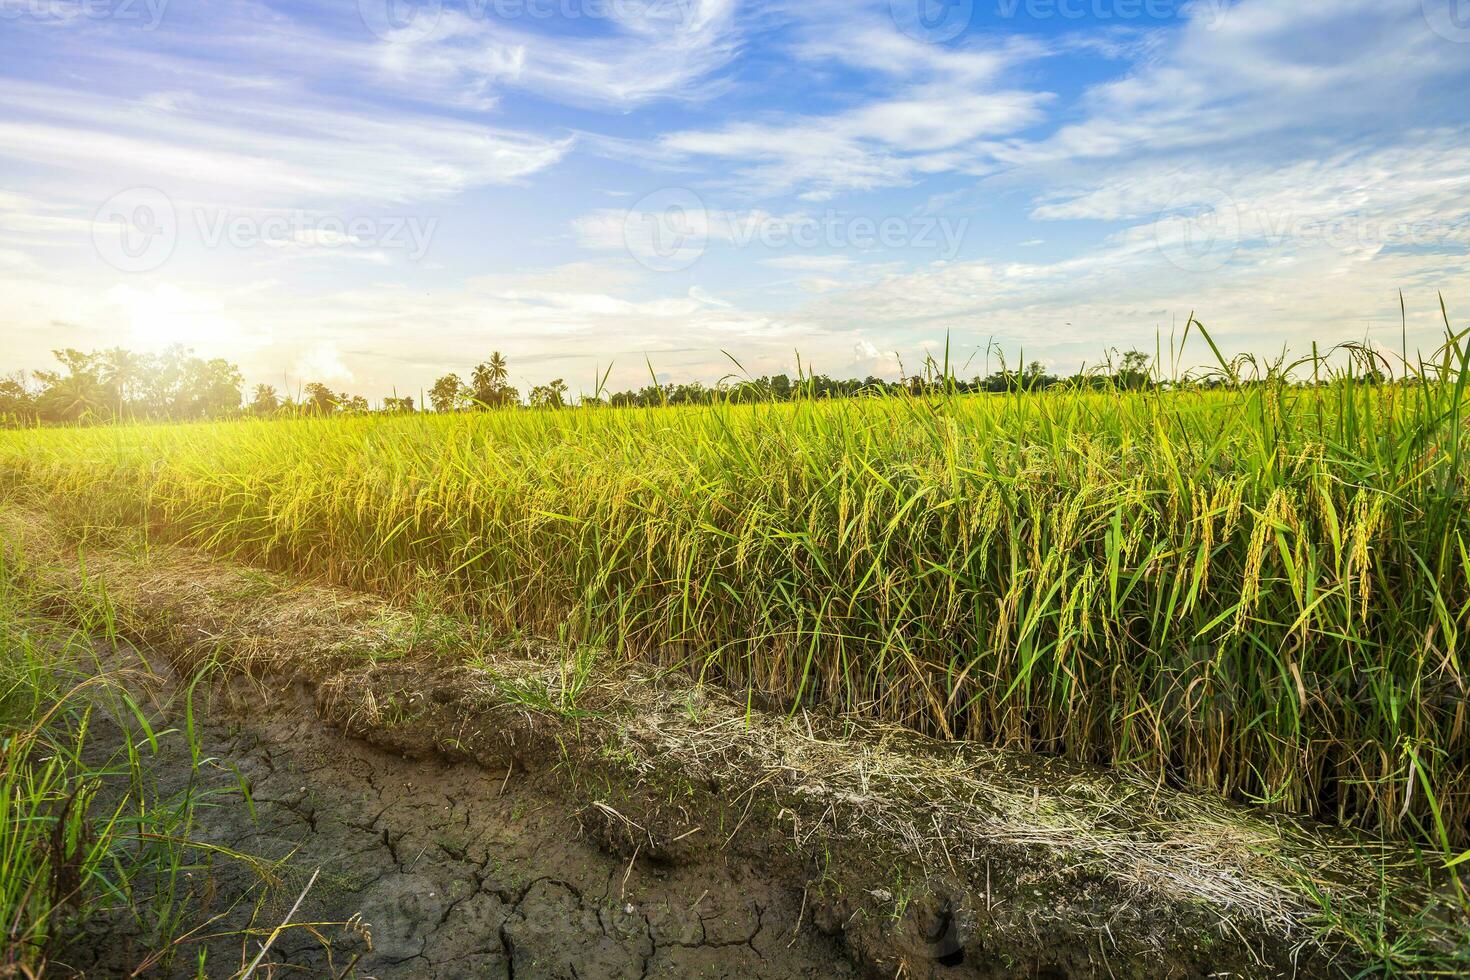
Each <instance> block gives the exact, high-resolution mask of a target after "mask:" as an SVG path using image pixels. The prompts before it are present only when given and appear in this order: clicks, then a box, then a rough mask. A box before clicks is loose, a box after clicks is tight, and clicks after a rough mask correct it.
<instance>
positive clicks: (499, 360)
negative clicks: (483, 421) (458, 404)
mask: <svg viewBox="0 0 1470 980" xmlns="http://www.w3.org/2000/svg"><path fill="white" fill-rule="evenodd" d="M508 376H509V369H508V367H507V363H506V360H505V355H504V354H502V353H500V351H492V352H491V354H490V360H488V361H484V362H482V363H480V364H477V365H475V369H474V371H473V372H471V373H470V398H471V399H472V400H473V401H474V403H475V404H477V405H479V406H481V407H484V408H499V407H502V406H504V405H508V404H510V403H511V402H513V401H515V395H516V392H515V389H514V388H511V387H509V386H507V385H506V383H505V381H506V378H507V377H508Z"/></svg>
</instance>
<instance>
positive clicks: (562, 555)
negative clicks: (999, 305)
mask: <svg viewBox="0 0 1470 980" xmlns="http://www.w3.org/2000/svg"><path fill="white" fill-rule="evenodd" d="M1466 360H1467V350H1466V346H1465V341H1464V337H1463V335H1461V336H1456V337H1452V338H1450V339H1449V341H1448V342H1447V344H1446V345H1445V347H1444V349H1443V350H1442V351H1440V352H1439V353H1438V354H1437V355H1435V357H1434V358H1433V359H1431V360H1428V361H1422V362H1420V363H1417V364H1413V365H1405V368H1406V369H1407V374H1403V373H1402V370H1401V371H1400V375H1401V376H1400V377H1398V378H1397V379H1396V380H1394V379H1390V378H1389V375H1390V373H1391V372H1389V371H1388V370H1387V368H1388V365H1387V364H1386V363H1384V362H1383V361H1382V359H1381V358H1380V357H1378V355H1376V354H1374V353H1372V352H1371V351H1367V350H1363V349H1360V348H1347V349H1344V350H1342V351H1339V352H1336V353H1334V354H1333V355H1332V356H1331V357H1326V356H1324V357H1321V358H1315V359H1308V360H1304V361H1302V362H1299V363H1296V364H1283V363H1273V364H1260V363H1258V362H1255V361H1253V360H1250V359H1236V360H1234V361H1225V360H1223V359H1222V360H1221V362H1220V365H1219V367H1218V369H1217V370H1215V371H1214V372H1213V373H1212V374H1211V375H1210V376H1208V377H1204V376H1201V377H1197V378H1194V379H1172V380H1171V381H1169V382H1168V383H1167V384H1165V383H1162V382H1160V381H1158V380H1157V379H1153V380H1150V381H1149V382H1148V383H1147V384H1143V383H1140V384H1137V385H1134V384H1130V383H1128V382H1127V379H1126V376H1125V375H1124V372H1127V371H1135V372H1137V371H1141V370H1142V366H1141V363H1140V362H1138V361H1137V360H1136V359H1135V360H1134V361H1133V362H1132V363H1131V364H1130V363H1129V362H1128V361H1127V360H1126V359H1125V361H1124V363H1123V364H1122V365H1121V366H1120V368H1119V371H1118V372H1117V375H1116V376H1112V377H1110V379H1109V381H1108V383H1107V384H1105V385H1104V386H1102V387H1097V386H1095V385H1093V384H1091V383H1088V384H1082V385H1055V386H1052V387H1050V388H1048V389H1047V390H1045V391H1035V390H1030V389H1028V388H1027V387H1026V386H1024V385H1014V386H1011V387H1009V389H1008V390H1006V391H1004V392H998V393H992V394H984V393H980V394H969V395H966V394H962V393H961V392H960V391H959V389H958V386H957V385H955V384H952V383H949V382H946V381H944V380H943V379H946V378H949V377H950V374H949V372H948V371H941V372H939V373H937V375H936V376H937V377H938V378H939V379H941V380H940V382H939V383H937V384H934V383H929V384H926V385H925V386H923V387H921V388H920V389H919V392H918V394H912V393H910V394H897V395H894V396H891V397H884V398H852V399H837V400H823V399H801V400H796V401H793V402H790V403H786V402H780V401H776V400H770V401H756V402H753V403H750V404H735V403H731V402H729V401H723V400H719V399H716V400H715V401H713V403H712V404H710V405H708V406H707V407H699V408H694V407H689V408H685V407H667V408H659V409H654V410H650V411H627V410H619V409H612V408H588V409H582V410H575V411H562V412H485V413H464V414H454V415H426V414H419V415H412V416H402V417H396V418H392V419H353V418H337V419H333V420H331V421H325V420H316V419H297V420H288V421H282V422H276V423H271V424H264V423H259V422H250V421H245V422H238V423H222V424H215V425H208V426H194V427H189V428H188V429H187V430H185V429H180V428H174V427H163V426H154V427H147V426H138V427H131V428H126V429H118V430H111V431H100V430H93V431H46V432H12V433H5V434H0V481H3V482H4V483H6V484H9V485H10V486H12V487H15V488H23V489H24V491H25V492H28V493H31V494H34V495H35V496H36V497H37V498H39V499H41V500H43V501H44V502H46V503H48V504H49V505H50V506H53V507H57V508H60V509H62V510H63V511H66V512H69V513H71V515H72V516H73V519H74V520H76V521H77V522H79V523H86V524H106V523H109V522H113V523H116V522H135V521H138V520H142V519H146V520H148V521H149V522H150V523H151V524H152V525H153V526H155V527H158V528H163V529H167V530H168V531H169V532H170V533H172V534H174V535H176V536H177V537H180V538H183V539H187V540H190V541H193V542H196V543H199V544H202V545H206V546H209V547H212V548H215V549H217V550H221V551H225V552H230V553H235V554H238V555H240V556H241V557H244V558H246V559H249V560H254V561H259V562H264V563H268V564H273V565H276V566H278V567H286V568H291V569H294V570H305V571H309V572H314V573H317V574H321V575H325V576H328V577H331V578H333V579H335V580H338V581H341V582H344V583H348V584H352V585H355V586H359V587H365V588H369V589H375V590H379V591H381V592H384V593H387V594H405V595H408V594H412V593H413V592H414V590H416V589H417V588H419V586H420V585H421V583H422V581H423V578H424V576H430V577H432V578H433V579H434V580H435V581H436V582H438V583H441V586H442V591H443V594H444V595H445V597H446V598H445V600H444V601H445V602H447V603H449V604H452V605H454V606H456V607H458V609H459V610H461V611H463V612H466V613H468V614H471V615H474V616H477V617H480V618H481V619H483V620H484V621H485V622H486V624H487V626H489V627H491V628H495V629H505V630H524V631H527V632H534V633H541V634H543V635H549V634H553V633H555V632H556V631H557V629H558V628H559V627H562V626H564V625H566V624H575V628H574V629H573V630H572V631H571V633H570V634H569V635H568V640H569V642H572V643H579V642H585V643H599V642H603V641H607V642H609V643H610V644H611V645H612V646H613V647H614V649H615V652H616V653H618V654H620V655H623V656H627V657H635V658H644V659H648V660H651V661H654V662H657V663H660V664H665V663H675V662H677V663H682V664H685V665H687V666H689V667H691V668H692V669H695V670H698V671H701V672H703V673H704V674H705V675H706V676H709V677H711V678H715V679H718V680H720V681H722V682H724V683H725V684H728V685H730V686H733V687H736V688H739V689H748V690H751V691H753V692H763V693H766V694H769V695H771V696H774V697H776V698H778V699H781V700H784V701H785V702H787V703H789V704H825V705H829V706H831V707H832V708H834V709H837V710H843V711H860V712H864V713H867V714H869V715H874V716H878V717H882V718H886V719H890V720H893V721H895V722H899V723H902V724H905V725H908V726H911V727H913V728H915V729H918V730H921V731H925V732H930V733H934V734H937V735H940V736H945V737H954V738H969V739H978V740H983V741H986V742H991V743H997V744H1002V745H1007V746H1011V747H1014V748H1018V749H1025V750H1029V751H1035V752H1043V753H1054V754H1057V755H1062V756H1066V757H1070V758H1074V759H1080V760H1087V761H1092V762H1100V763H1108V764H1113V765H1122V766H1131V767H1137V768H1141V769H1144V770H1146V771H1148V772H1150V773H1155V774H1157V775H1158V776H1159V777H1160V778H1162V779H1167V780H1170V781H1173V782H1176V783H1179V784H1185V785H1190V786H1194V787H1199V788H1203V789H1207V790H1210V791H1214V792H1217V793H1220V794H1223V795H1226V796H1229V797H1233V798H1236V799H1241V800H1254V801H1261V802H1266V803H1269V804H1270V805H1272V806H1275V807H1278V808H1281V809H1286V810H1291V811H1296V812H1306V813H1312V814H1316V815H1318V816H1321V817H1323V818H1326V819H1329V820H1341V821H1346V822H1351V823H1353V824H1355V825H1357V826H1359V827H1365V828H1379V829H1382V830H1383V831H1385V832H1389V833H1395V834H1406V835H1409V836H1412V837H1415V838H1417V839H1419V840H1421V841H1423V842H1425V843H1426V844H1428V845H1430V846H1432V847H1434V848H1435V849H1437V850H1440V851H1444V850H1445V849H1447V848H1455V849H1457V850H1463V849H1464V847H1465V845H1466V844H1467V843H1470V715H1467V711H1470V708H1467V699H1466V694H1467V689H1466V683H1467V678H1466V674H1465V668H1464V663H1463V658H1464V650H1463V648H1462V647H1461V646H1460V645H1459V638H1460V634H1461V633H1462V632H1463V631H1464V630H1465V627H1466V622H1467V615H1470V613H1467V610H1470V547H1467V544H1470V542H1467V540H1466V538H1467V533H1470V516H1467V509H1466V507H1465V479H1466V464H1465V456H1464V450H1465V448H1466V447H1465V438H1466V437H1465V433H1464V431H1463V425H1462V417H1463V412H1464V386H1465V383H1466V380H1467V378H1470V373H1467V370H1466ZM1390 382H1391V383H1390ZM608 638H610V640H609V639H608Z"/></svg>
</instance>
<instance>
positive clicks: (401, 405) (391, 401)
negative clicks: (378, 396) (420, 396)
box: [383, 395, 413, 412]
mask: <svg viewBox="0 0 1470 980" xmlns="http://www.w3.org/2000/svg"><path fill="white" fill-rule="evenodd" d="M383 411H385V412H412V411H413V398H412V396H410V395H404V396H403V397H402V398H399V397H397V396H395V395H389V396H388V397H387V398H384V399H383Z"/></svg>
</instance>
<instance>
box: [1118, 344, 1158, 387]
mask: <svg viewBox="0 0 1470 980" xmlns="http://www.w3.org/2000/svg"><path fill="white" fill-rule="evenodd" d="M1153 360H1154V359H1153V358H1152V357H1150V356H1149V355H1147V354H1145V353H1144V352H1143V351H1141V350H1130V351H1126V352H1125V353H1124V354H1123V360H1122V362H1121V363H1120V364H1119V365H1118V370H1117V371H1116V372H1115V373H1114V374H1113V380H1114V381H1115V382H1117V384H1118V387H1120V388H1128V389H1130V390H1137V389H1140V388H1143V387H1146V386H1147V385H1148V380H1149V365H1150V364H1152V363H1153Z"/></svg>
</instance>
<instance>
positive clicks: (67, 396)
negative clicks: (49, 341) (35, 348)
mask: <svg viewBox="0 0 1470 980" xmlns="http://www.w3.org/2000/svg"><path fill="white" fill-rule="evenodd" d="M51 353H52V355H53V356H55V358H56V359H57V360H58V361H60V362H61V365H62V367H63V368H65V369H66V370H65V372H64V373H63V372H61V371H37V372H36V380H37V381H39V382H41V394H40V395H39V396H38V397H37V399H36V407H37V411H38V414H39V415H40V417H41V418H42V419H45V420H46V421H48V422H80V421H82V420H84V419H90V418H98V417H102V418H105V417H109V416H110V415H111V414H112V412H113V410H114V409H115V408H116V407H117V399H116V398H115V397H114V394H113V392H112V390H111V389H110V388H109V387H108V386H107V385H105V384H103V382H102V380H101V378H100V377H98V372H99V365H98V360H99V357H98V355H97V354H88V353H84V352H82V351H79V350H76V349H74V348H71V347H67V348H64V349H62V350H54V351H52V352H51Z"/></svg>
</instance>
